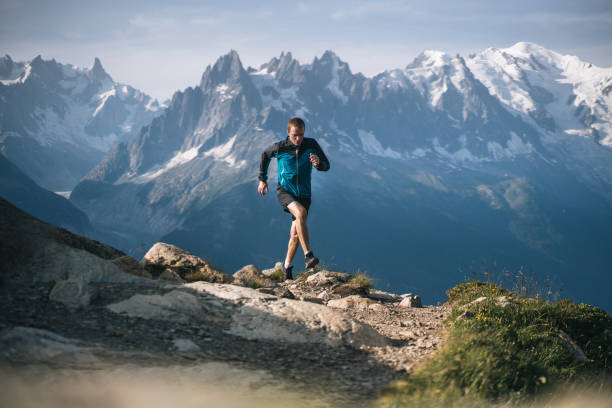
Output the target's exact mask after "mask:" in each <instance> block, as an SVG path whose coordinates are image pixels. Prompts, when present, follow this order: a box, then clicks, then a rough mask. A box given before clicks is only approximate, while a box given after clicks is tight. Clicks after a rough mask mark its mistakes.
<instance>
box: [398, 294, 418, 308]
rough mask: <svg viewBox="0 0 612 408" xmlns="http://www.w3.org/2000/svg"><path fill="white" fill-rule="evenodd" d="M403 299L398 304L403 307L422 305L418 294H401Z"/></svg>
mask: <svg viewBox="0 0 612 408" xmlns="http://www.w3.org/2000/svg"><path fill="white" fill-rule="evenodd" d="M402 297H403V299H402V301H401V302H400V304H399V305H400V306H403V307H423V303H422V302H421V297H420V296H419V295H407V296H405V295H402Z"/></svg>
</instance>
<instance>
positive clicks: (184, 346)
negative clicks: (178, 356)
mask: <svg viewBox="0 0 612 408" xmlns="http://www.w3.org/2000/svg"><path fill="white" fill-rule="evenodd" d="M172 343H173V344H174V347H175V348H176V350H177V351H178V352H179V353H189V354H191V353H197V352H199V351H201V349H200V347H199V346H198V345H197V344H195V343H194V342H193V341H191V340H189V339H174V340H172Z"/></svg>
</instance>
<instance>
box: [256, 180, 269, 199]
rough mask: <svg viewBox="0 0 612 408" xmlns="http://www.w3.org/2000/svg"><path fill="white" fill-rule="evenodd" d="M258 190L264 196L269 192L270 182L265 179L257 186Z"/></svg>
mask: <svg viewBox="0 0 612 408" xmlns="http://www.w3.org/2000/svg"><path fill="white" fill-rule="evenodd" d="M257 192H258V193H259V194H261V195H262V196H263V195H264V194H266V193H267V192H268V183H266V182H265V181H260V182H259V186H257Z"/></svg>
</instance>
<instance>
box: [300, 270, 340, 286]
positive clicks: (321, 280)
mask: <svg viewBox="0 0 612 408" xmlns="http://www.w3.org/2000/svg"><path fill="white" fill-rule="evenodd" d="M337 281H338V279H336V278H334V277H331V276H327V275H326V274H325V272H323V271H321V272H317V273H315V274H314V275H310V276H309V277H308V278H306V283H308V284H309V285H312V286H326V285H329V284H332V283H335V282H337Z"/></svg>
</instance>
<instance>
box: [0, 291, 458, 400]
mask: <svg viewBox="0 0 612 408" xmlns="http://www.w3.org/2000/svg"><path fill="white" fill-rule="evenodd" d="M95 286H96V292H97V293H98V295H97V297H96V299H95V301H92V303H91V304H90V305H89V306H88V307H86V308H82V309H78V310H74V311H71V310H68V309H67V308H66V307H65V306H64V305H62V304H61V303H58V302H53V301H50V300H49V295H48V294H49V290H50V286H49V284H30V285H23V286H15V287H11V288H10V289H9V288H8V287H3V288H2V289H1V290H0V330H5V331H6V330H10V329H11V328H14V327H28V328H37V329H42V330H45V331H49V332H51V333H55V334H58V335H60V336H63V337H65V338H67V339H71V340H74V341H75V342H81V343H83V344H86V345H88V347H89V346H92V345H93V346H95V347H97V350H98V351H97V352H95V353H94V355H95V358H96V362H95V363H92V364H87V365H83V364H76V365H75V364H72V363H70V361H69V359H65V360H61V359H60V360H57V361H55V360H54V361H31V357H29V356H27V355H20V354H19V349H17V351H15V350H14V349H13V348H12V346H7V347H6V348H5V349H4V351H3V353H2V356H1V357H2V362H3V366H4V367H5V368H6V367H9V368H10V370H9V371H11V372H20V370H23V369H27V370H26V371H28V370H29V371H28V378H34V377H36V376H34V377H32V375H33V373H32V370H33V369H32V367H38V369H37V370H38V371H37V372H38V373H39V375H40V376H41V378H47V377H48V374H49V370H51V371H54V370H64V371H66V370H68V371H70V370H73V371H74V373H80V374H79V375H80V376H81V377H79V378H82V376H83V375H86V373H90V374H91V375H94V376H95V375H101V374H100V373H103V372H117V370H119V371H121V370H124V371H125V367H126V364H127V365H128V366H135V367H141V368H146V367H149V368H150V369H152V368H155V367H157V368H160V367H161V368H164V367H165V368H167V369H170V370H174V371H176V372H177V373H179V374H177V375H178V376H179V377H181V376H185V375H188V374H185V373H189V372H190V371H189V368H190V367H191V368H192V370H193V369H196V368H197V367H202V366H203V365H206V364H210V363H222V364H227V367H230V368H231V369H233V370H238V371H239V372H249V373H259V374H257V378H260V377H261V378H264V379H265V380H261V381H260V380H257V381H255V380H254V381H252V384H251V387H253V389H261V390H264V389H266V388H265V387H267V386H269V385H274V387H276V388H274V387H273V388H274V389H277V388H278V389H283V390H286V391H287V393H290V394H291V395H298V396H301V397H300V398H302V397H303V399H304V401H305V402H309V403H310V405H311V406H333V407H339V406H346V407H348V406H351V407H367V406H369V405H370V404H371V402H372V401H373V400H374V399H375V398H376V396H377V394H378V392H379V391H380V390H381V389H383V388H384V387H386V386H387V385H388V384H389V383H391V382H392V381H394V380H397V379H399V378H401V377H402V376H403V375H404V374H405V373H406V372H407V371H409V370H410V369H411V368H412V367H414V366H415V365H416V364H418V363H420V362H421V361H423V360H424V359H426V358H427V357H428V356H429V355H430V354H431V353H432V352H434V351H435V350H436V349H437V348H439V347H440V345H441V344H442V341H443V339H442V320H443V319H444V317H445V316H446V314H447V310H446V309H445V308H444V307H441V306H427V307H423V308H406V307H401V306H399V305H398V304H397V303H388V302H375V304H377V305H380V306H378V307H376V308H374V309H375V310H358V309H350V308H349V309H346V310H345V311H344V313H347V314H349V315H350V316H352V317H353V318H355V319H356V320H359V321H361V322H364V323H367V324H368V325H370V326H371V327H373V328H374V329H375V330H377V331H378V332H379V333H380V334H382V335H383V336H385V337H386V338H387V339H388V340H389V345H388V346H386V347H365V346H364V347H361V348H360V349H355V348H351V347H346V346H343V347H328V346H324V345H321V344H309V343H302V344H289V343H284V342H282V341H278V342H276V341H270V340H265V341H264V340H248V339H245V338H242V337H238V336H234V335H231V334H229V333H228V330H227V329H228V327H227V326H226V325H225V324H224V323H219V324H207V325H202V326H194V325H193V324H192V323H181V322H172V321H160V320H145V319H141V318H133V317H127V316H123V315H118V314H115V313H112V312H110V311H109V310H108V308H107V307H106V306H107V305H108V304H109V303H111V302H113V301H116V300H117V299H118V298H119V299H122V298H127V297H129V296H133V295H136V294H143V293H147V294H155V293H162V292H163V290H162V286H163V284H161V283H160V285H154V284H150V283H147V284H146V285H143V286H139V285H135V284H130V285H125V284H111V283H98V284H96V285H95ZM373 304H374V303H373ZM176 339H188V340H190V341H192V342H193V343H194V344H196V345H197V346H198V347H199V351H198V352H197V353H195V354H194V353H182V352H177V348H176V343H175V341H176ZM11 350H13V351H11ZM29 359H30V360H29ZM32 364H35V365H34V366H33V365H32ZM122 367H123V368H122ZM15 370H16V371H15ZM34 371H35V372H36V369H34ZM128 372H129V370H128ZM84 373H85V374H84ZM75 375H76V374H75ZM68 377H70V376H68ZM73 377H74V376H73ZM77 377H78V376H77ZM261 378H260V379H261ZM190 381H191V380H190ZM219 381H221V382H223V381H226V382H227V381H230V382H231V381H232V378H231V376H221V379H220V380H219ZM43 383H44V382H43ZM287 395H289V394H287ZM311 395H319V396H323V397H322V398H323V399H322V400H317V401H315V400H312V399H311V398H309V397H308V396H311ZM292 398H293V397H292ZM315 402H316V403H315Z"/></svg>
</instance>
